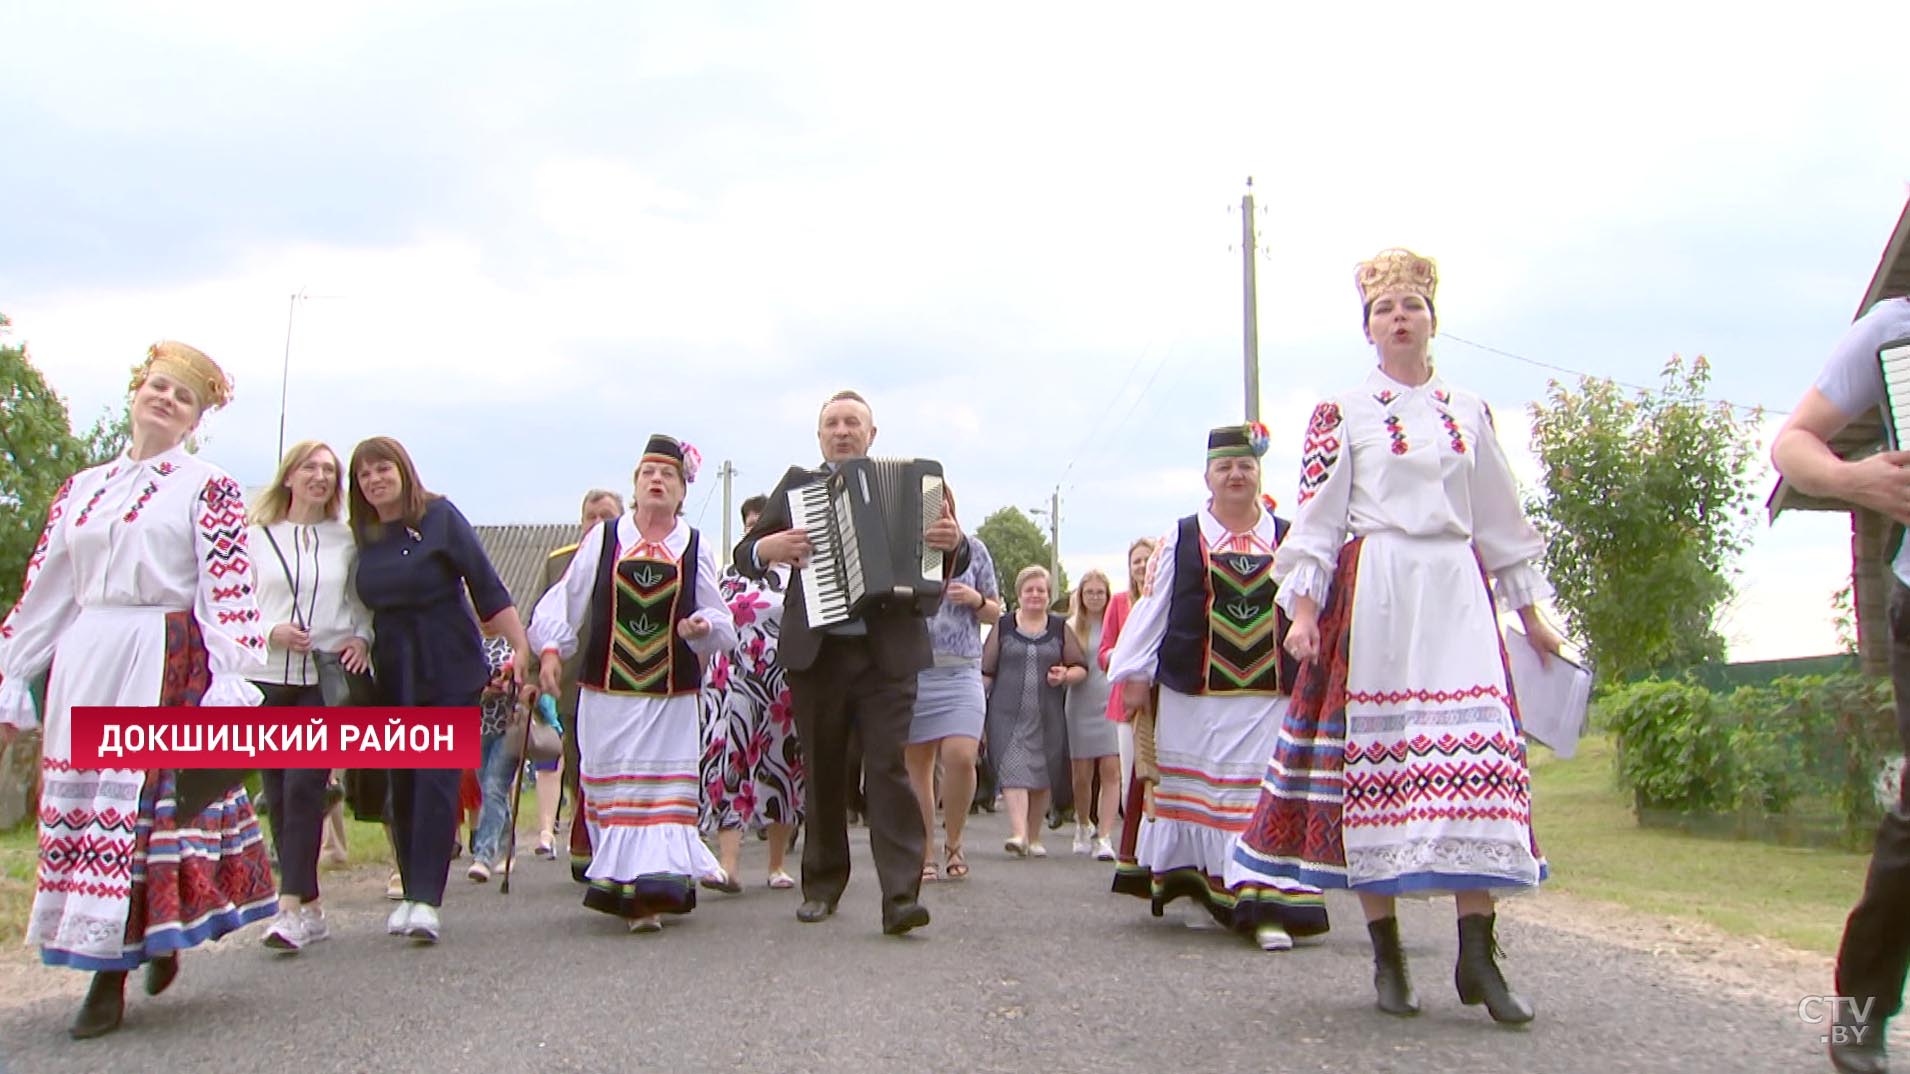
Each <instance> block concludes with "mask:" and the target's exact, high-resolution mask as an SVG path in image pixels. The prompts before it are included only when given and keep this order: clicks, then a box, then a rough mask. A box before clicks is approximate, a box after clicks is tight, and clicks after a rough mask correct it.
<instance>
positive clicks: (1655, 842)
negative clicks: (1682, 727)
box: [1532, 737, 1870, 955]
mask: <svg viewBox="0 0 1910 1074" xmlns="http://www.w3.org/2000/svg"><path fill="white" fill-rule="evenodd" d="M1612 763H1613V751H1612V745H1611V743H1610V741H1609V740H1607V739H1605V738H1601V737H1588V738H1586V739H1585V740H1584V741H1583V742H1581V743H1580V745H1579V750H1578V753H1577V755H1576V756H1574V757H1573V758H1572V759H1571V760H1569V761H1562V760H1559V759H1558V757H1556V756H1555V755H1553V753H1552V752H1551V751H1550V750H1548V749H1545V748H1544V747H1542V746H1534V747H1532V799H1533V816H1534V821H1533V824H1534V826H1535V827H1536V828H1537V829H1538V838H1539V848H1540V849H1541V850H1542V851H1544V853H1545V856H1546V859H1547V862H1548V863H1549V865H1550V866H1551V871H1552V879H1551V880H1550V881H1548V882H1547V884H1546V886H1547V887H1548V888H1552V889H1555V890H1559V891H1565V892H1569V893H1571V894H1573V895H1578V896H1581V897H1584V898H1588V899H1598V900H1600V901H1603V902H1608V903H1616V904H1618V905H1620V906H1625V907H1629V908H1631V909H1633V910H1639V911H1642V912H1644V913H1648V914H1656V915H1659V916H1663V917H1671V918H1683V919H1686V920H1691V921H1702V922H1704V923H1706V924H1708V925H1712V926H1714V927H1716V928H1719V929H1721V930H1723V931H1725V932H1728V933H1731V934H1733V935H1737V936H1743V937H1747V938H1748V937H1754V936H1762V937H1766V938H1768V939H1773V940H1778V941H1781V942H1783V943H1786V944H1789V945H1790V946H1792V947H1796V948H1799V949H1800V950H1804V951H1810V952H1814V953H1817V954H1823V955H1832V954H1835V953H1836V950H1837V942H1838V939H1839V937H1840V936H1841V935H1842V933H1843V928H1844V918H1845V917H1846V916H1847V915H1848V914H1849V913H1850V908H1851V906H1853V905H1854V904H1855V903H1856V901H1857V896H1858V895H1859V894H1860V893H1861V892H1862V891H1863V886H1864V871H1865V869H1866V867H1867V866H1868V864H1869V860H1870V859H1869V857H1868V856H1867V855H1863V854H1852V853H1849V852H1847V851H1841V850H1819V849H1810V848H1798V847H1782V846H1773V845H1771V844H1767V843H1759V842H1752V841H1748V840H1734V839H1724V838H1707V837H1704V836H1698V835H1690V834H1686V833H1684V832H1677V831H1665V830H1659V829H1654V828H1641V827H1639V826H1638V821H1637V818H1636V817H1634V816H1633V815H1632V811H1631V807H1630V799H1629V796H1628V795H1626V794H1625V793H1624V792H1623V791H1621V790H1619V788H1618V785H1617V782H1616V780H1615V779H1614V778H1613V775H1612Z"/></svg>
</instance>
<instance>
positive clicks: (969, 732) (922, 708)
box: [902, 534, 1001, 880]
mask: <svg viewBox="0 0 1910 1074" xmlns="http://www.w3.org/2000/svg"><path fill="white" fill-rule="evenodd" d="M1000 588H1001V587H1000V586H999V585H997V584H996V582H995V561H994V559H992V558H991V557H990V556H989V554H988V546H987V545H985V544H983V543H982V542H981V538H979V537H976V536H975V535H973V534H969V535H968V569H967V570H965V571H963V572H962V573H960V574H958V575H956V576H955V577H953V578H951V579H949V582H948V586H947V588H945V589H944V590H943V592H942V606H941V607H940V608H939V609H937V611H936V613H935V616H934V618H932V619H930V620H929V621H928V634H929V639H930V641H932V642H933V643H934V646H935V664H934V666H933V667H926V668H923V669H922V671H921V674H920V676H919V677H918V678H917V680H916V688H915V716H914V718H913V720H912V721H911V723H910V724H909V741H908V744H907V745H906V746H904V747H903V751H902V759H903V762H904V763H905V764H907V765H908V769H909V782H910V783H911V784H913V785H914V786H915V799H916V801H917V802H918V803H920V805H921V807H922V829H923V830H924V831H926V832H928V833H929V835H930V836H931V837H932V836H933V835H934V834H935V783H936V780H935V769H936V767H937V762H938V761H939V763H940V767H941V770H942V780H941V783H942V828H943V829H944V832H945V834H946V840H945V841H944V842H943V844H942V854H943V862H942V874H941V875H942V876H944V877H946V878H947V879H950V880H964V879H966V878H967V877H968V860H967V858H965V857H964V856H963V855H962V827H963V825H965V824H966V823H967V822H968V803H969V802H970V801H971V800H972V799H973V798H974V797H975V753H976V747H977V746H978V745H979V742H980V739H981V736H982V712H983V707H984V705H985V704H986V701H985V700H984V698H983V693H982V670H981V664H982V627H983V625H987V626H993V625H995V623H996V622H998V621H999V620H1000V619H1001V593H1000V592H999V590H1000ZM935 878H936V872H935V840H934V839H933V838H929V839H926V840H924V841H923V844H922V879H924V880H934V879H935Z"/></svg>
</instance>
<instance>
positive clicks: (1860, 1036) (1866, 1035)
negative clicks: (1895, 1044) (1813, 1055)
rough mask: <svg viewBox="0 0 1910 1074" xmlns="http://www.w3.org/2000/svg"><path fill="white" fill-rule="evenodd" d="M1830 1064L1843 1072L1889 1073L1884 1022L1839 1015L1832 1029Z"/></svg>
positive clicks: (1853, 1073)
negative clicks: (1867, 1021) (1868, 1021)
mask: <svg viewBox="0 0 1910 1074" xmlns="http://www.w3.org/2000/svg"><path fill="white" fill-rule="evenodd" d="M1830 1065H1831V1066H1833V1067H1835V1068H1836V1069H1837V1070H1839V1071H1841V1072H1842V1074H1889V1071H1890V1058H1889V1056H1887V1055H1885V1054H1884V1027H1883V1023H1881V1022H1879V1023H1875V1024H1870V1023H1865V1022H1862V1021H1857V1020H1853V1019H1847V1018H1841V1017H1840V1018H1838V1019H1837V1023H1836V1025H1835V1026H1834V1027H1833V1028H1832V1031H1831V1038H1830Z"/></svg>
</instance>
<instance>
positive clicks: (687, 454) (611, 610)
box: [531, 436, 736, 932]
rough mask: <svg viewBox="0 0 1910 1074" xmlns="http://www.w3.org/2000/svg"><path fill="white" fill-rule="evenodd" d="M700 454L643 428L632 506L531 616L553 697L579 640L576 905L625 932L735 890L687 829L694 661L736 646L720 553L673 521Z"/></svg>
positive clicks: (692, 812) (597, 535) (592, 542)
mask: <svg viewBox="0 0 1910 1074" xmlns="http://www.w3.org/2000/svg"><path fill="white" fill-rule="evenodd" d="M699 461H701V457H700V456H699V455H698V454H697V453H696V449H695V448H692V447H690V446H688V445H686V444H681V443H678V442H677V441H676V440H674V439H672V438H670V437H668V436H652V437H651V438H650V443H649V446H648V447H647V448H646V449H645V450H644V453H643V458H642V460H641V461H639V462H638V463H637V473H636V510H635V511H634V512H633V513H632V514H629V515H624V516H622V517H620V518H616V519H612V520H610V521H607V522H602V523H599V524H598V525H596V526H595V527H593V528H592V529H591V530H590V532H589V533H587V534H585V535H584V539H583V541H582V542H581V543H580V544H579V545H578V548H577V554H576V557H575V558H574V559H572V560H571V563H570V567H569V569H567V570H566V571H565V572H564V577H563V580H562V581H561V582H560V583H558V584H557V585H556V586H553V587H552V588H551V590H550V592H548V593H546V594H544V597H543V599H542V600H540V601H539V602H538V604H537V611H536V612H535V614H534V615H533V616H532V618H531V644H532V645H533V647H535V648H536V649H537V651H538V652H540V653H542V654H543V667H542V680H543V681H542V685H543V689H544V692H545V693H548V694H551V695H553V696H556V695H557V693H558V689H559V686H560V679H561V677H562V673H563V663H564V661H565V660H566V659H568V658H569V657H570V656H571V654H573V653H575V652H577V651H578V650H579V647H580V646H581V647H582V652H583V670H582V672H581V673H580V675H579V676H578V684H579V685H580V686H581V687H582V689H581V691H580V695H579V699H578V703H577V748H578V755H579V757H580V759H581V762H582V763H581V766H580V774H581V780H582V784H583V790H584V820H585V822H586V823H587V824H588V825H589V826H590V847H591V856H590V867H589V868H588V869H587V870H586V873H585V875H586V877H587V879H588V880H589V882H590V887H589V890H587V891H586V892H585V893H584V905H585V906H588V907H590V908H591V909H593V910H602V911H603V912H605V913H607V914H615V915H617V916H619V917H622V918H625V919H626V920H628V921H629V923H630V930H631V931H632V932H655V931H656V930H658V929H661V928H662V927H663V919H662V917H661V916H660V915H663V914H687V913H689V912H690V911H691V910H693V909H695V908H696V883H697V881H698V880H703V881H705V882H707V883H710V884H711V885H712V886H718V887H722V888H724V889H731V888H733V887H734V886H735V885H734V881H733V879H732V878H731V877H729V876H728V875H727V874H725V873H724V872H723V869H722V867H721V866H720V865H719V864H718V863H717V860H716V858H715V857H714V856H713V855H712V854H711V853H710V851H709V848H708V847H706V846H704V845H703V841H702V840H701V839H699V838H698V837H697V811H698V793H697V792H698V786H697V760H698V756H699V753H700V750H699V748H698V720H697V699H698V696H699V694H700V692H701V690H702V686H703V667H702V663H701V661H700V659H699V658H700V657H706V656H713V655H715V654H716V653H719V652H723V651H725V650H727V649H730V648H732V647H734V646H735V644H736V625H735V622H734V620H732V618H731V617H730V611H729V606H728V605H727V604H726V603H725V602H724V600H723V594H722V592H721V591H720V590H719V589H718V588H717V578H718V576H717V571H716V557H715V555H714V553H713V552H712V550H711V549H710V547H709V546H708V545H707V544H705V543H704V542H703V540H702V535H701V534H699V533H698V532H697V531H696V530H694V529H692V528H690V524H689V523H687V522H685V521H684V520H683V519H682V517H681V515H682V510H683V497H684V493H685V491H686V489H687V487H688V485H689V483H690V482H692V481H694V480H696V470H697V464H698V462H699ZM586 618H588V620H589V623H590V629H589V630H588V632H587V636H585V637H578V635H577V625H578V624H580V623H583V622H584V621H585V620H586Z"/></svg>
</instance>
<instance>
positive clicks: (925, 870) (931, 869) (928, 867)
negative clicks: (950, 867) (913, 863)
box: [922, 861, 941, 884]
mask: <svg viewBox="0 0 1910 1074" xmlns="http://www.w3.org/2000/svg"><path fill="white" fill-rule="evenodd" d="M940 879H941V874H940V873H938V872H937V871H936V869H935V863H934V862H932V861H925V862H923V863H922V883H924V884H933V883H935V882H936V881H937V880H940Z"/></svg>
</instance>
